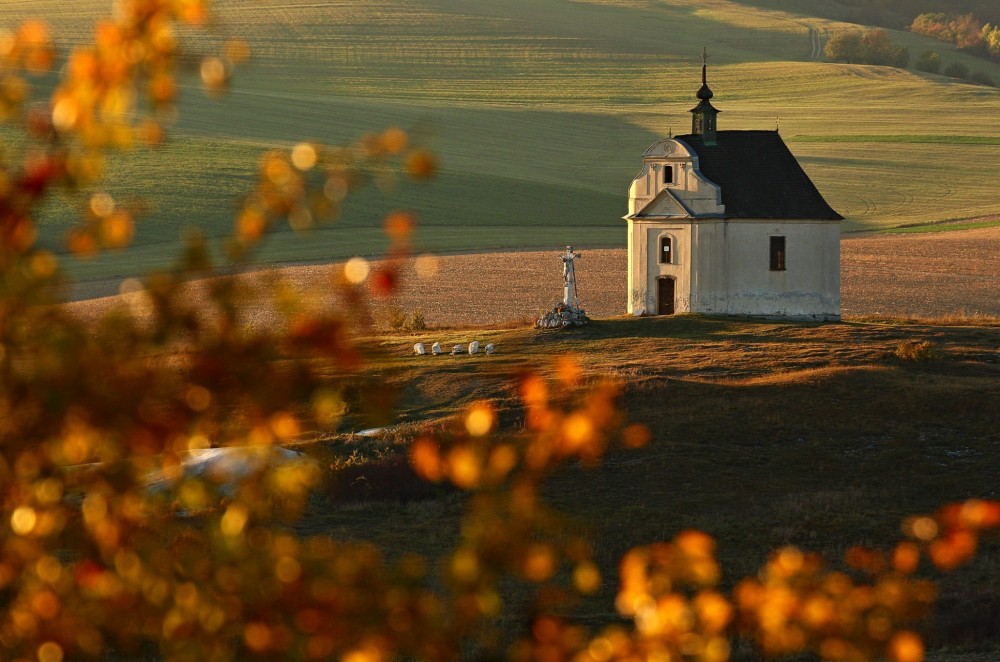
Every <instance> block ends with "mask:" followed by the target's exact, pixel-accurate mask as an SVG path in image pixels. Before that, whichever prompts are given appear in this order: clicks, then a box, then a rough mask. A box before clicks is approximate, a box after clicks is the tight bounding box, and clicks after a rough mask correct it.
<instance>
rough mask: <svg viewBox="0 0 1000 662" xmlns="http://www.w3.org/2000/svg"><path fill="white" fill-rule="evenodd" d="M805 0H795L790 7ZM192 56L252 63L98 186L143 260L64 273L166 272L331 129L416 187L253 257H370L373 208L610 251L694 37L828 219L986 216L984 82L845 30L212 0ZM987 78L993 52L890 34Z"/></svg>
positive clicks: (677, 97)
mask: <svg viewBox="0 0 1000 662" xmlns="http://www.w3.org/2000/svg"><path fill="white" fill-rule="evenodd" d="M801 4H802V6H803V7H807V6H808V3H806V2H803V3H801ZM109 5H110V3H109V2H107V0H37V1H34V2H31V3H27V2H18V3H13V2H7V3H4V4H3V5H0V25H11V24H13V23H14V21H15V20H16V19H17V18H19V17H24V16H28V15H40V16H43V17H45V18H46V19H47V20H49V22H50V23H51V25H52V28H53V32H54V33H55V35H56V38H57V40H59V41H60V43H62V44H64V45H65V46H70V45H72V44H74V43H81V42H82V41H84V40H85V39H86V36H87V24H88V22H89V21H88V19H90V18H92V17H94V16H96V15H98V14H99V13H101V12H103V11H105V7H107V6H109ZM216 9H217V12H218V17H219V20H218V22H217V24H216V25H215V26H214V27H213V28H212V30H211V31H209V32H207V33H205V34H195V33H192V34H186V35H185V40H184V42H183V43H184V45H185V46H186V47H187V48H189V49H190V50H191V51H193V52H202V51H211V50H212V49H214V48H216V47H217V46H218V44H219V43H221V42H222V41H224V40H225V39H227V38H229V37H231V36H240V37H242V38H245V39H247V40H248V41H249V42H250V44H251V47H252V48H253V50H254V53H255V57H254V60H253V61H252V63H251V64H250V65H249V66H247V67H245V68H244V69H242V70H241V71H240V72H239V73H238V75H237V78H236V80H235V84H234V89H233V90H232V92H231V93H230V94H229V95H228V96H227V97H225V98H224V99H222V100H220V101H216V100H209V99H206V98H205V97H203V95H201V93H200V92H199V91H198V89H197V87H198V86H197V83H196V81H195V80H194V78H193V77H191V76H189V77H188V78H186V81H187V83H186V84H185V89H184V98H183V101H182V104H181V119H180V122H179V123H178V124H177V126H176V127H175V131H174V134H173V139H172V141H171V142H170V143H169V144H168V145H167V146H165V147H164V148H162V149H160V150H157V151H155V152H152V153H139V152H136V153H131V154H127V155H124V156H123V157H122V158H120V159H118V160H117V161H116V162H113V163H111V165H110V167H109V174H110V178H109V183H108V188H109V189H110V190H111V191H112V192H113V193H114V194H115V195H116V196H117V197H119V198H125V199H135V200H142V201H143V202H144V203H145V204H146V205H147V207H148V209H149V213H148V214H147V216H146V217H145V220H144V221H143V222H142V224H141V226H140V228H139V232H138V234H137V237H136V244H137V248H138V250H136V251H135V252H133V253H128V254H117V255H109V256H106V257H104V258H102V259H100V260H96V261H93V262H90V263H86V264H83V265H74V266H73V271H74V273H75V274H76V275H77V277H78V278H81V279H91V278H102V277H115V276H121V275H127V274H135V273H140V272H142V271H144V270H146V269H148V268H149V267H152V266H158V265H163V264H166V263H167V262H168V261H169V260H170V258H171V257H172V256H173V254H174V253H175V252H176V250H175V247H176V244H177V240H178V237H179V236H180V235H181V233H182V231H183V229H184V228H185V227H188V226H196V227H199V228H202V229H203V231H204V232H206V233H207V234H208V235H209V236H212V237H220V236H223V235H225V233H226V232H227V231H228V229H229V227H230V224H231V218H232V211H233V209H234V208H235V205H236V200H237V199H238V196H239V195H240V193H241V192H242V191H245V190H246V189H247V187H248V186H249V183H250V181H251V179H252V173H253V170H254V166H255V163H256V157H257V155H258V154H259V153H260V152H261V151H262V150H263V149H265V148H267V147H273V146H285V145H290V144H293V143H294V142H297V141H298V140H301V139H312V140H320V141H329V142H344V141H348V140H351V139H353V138H356V137H357V136H359V135H361V134H363V133H364V132H366V131H372V130H380V129H382V128H384V127H386V126H390V125H399V126H402V127H405V128H410V127H418V128H419V129H420V135H422V136H423V137H424V139H425V140H426V142H427V144H428V145H429V146H430V147H432V148H433V149H434V150H435V151H436V152H437V153H438V154H439V156H440V160H441V164H442V172H441V175H440V176H439V177H438V178H437V179H436V180H435V181H434V182H433V183H432V184H430V185H429V186H420V187H417V186H412V185H406V186H402V187H400V188H399V190H398V191H396V192H395V193H392V194H390V195H381V194H379V193H377V192H372V193H368V194H362V195H360V196H358V197H357V198H355V199H353V200H351V201H349V204H348V206H347V208H346V209H345V214H344V216H343V217H342V218H341V220H340V221H338V222H337V223H336V224H335V225H331V226H329V227H326V228H323V229H321V230H320V231H318V232H316V233H315V234H314V236H313V237H310V238H307V239H306V240H301V239H297V238H295V237H292V236H278V237H275V239H274V240H273V241H271V242H270V243H269V244H268V245H267V246H266V247H265V249H264V251H263V252H262V254H261V255H260V258H261V259H262V260H264V261H269V262H274V261H294V260H323V259H329V258H337V257H343V256H348V255H351V254H357V253H361V254H377V253H378V252H379V251H380V250H381V248H382V246H383V241H382V239H381V237H380V233H379V231H378V227H379V225H380V219H381V216H382V214H383V213H384V212H385V211H386V210H389V209H395V208H399V207H404V206H405V207H409V208H412V209H414V210H415V211H416V212H417V213H418V215H419V218H420V220H421V229H420V232H419V235H418V239H419V242H420V246H421V248H423V249H426V250H435V251H457V250H472V249H496V248H508V247H528V246H533V247H543V246H545V247H547V246H552V245H560V244H565V243H574V244H581V245H592V246H593V245H607V246H612V245H623V243H624V240H625V230H624V223H623V222H622V221H621V220H620V217H621V216H622V215H623V213H624V211H625V204H626V200H625V195H626V190H627V187H628V184H629V181H630V180H631V177H632V176H633V175H634V174H635V172H636V171H637V169H638V167H639V163H640V156H641V154H642V152H643V150H644V149H645V148H646V147H647V146H648V145H649V144H650V143H652V142H653V141H654V140H656V139H658V138H660V137H663V136H665V135H667V133H668V132H669V131H673V132H674V133H685V132H687V131H688V130H689V126H690V119H689V117H690V115H689V113H688V112H687V111H688V109H689V108H690V107H691V106H692V105H693V99H694V92H695V90H696V89H697V86H698V84H699V81H698V75H699V63H700V62H699V60H700V54H701V49H702V47H703V46H707V47H708V49H709V52H710V82H711V85H712V88H713V89H714V90H715V92H716V99H715V101H716V102H717V103H716V105H717V106H718V107H719V108H720V109H721V110H723V114H722V116H721V118H720V123H721V124H720V127H721V128H722V129H727V128H734V129H770V128H773V127H774V126H775V125H776V123H780V130H781V133H782V135H783V136H784V137H785V139H786V141H787V142H788V143H789V145H790V147H791V148H792V150H793V152H794V153H795V154H796V156H798V157H799V159H800V160H801V162H802V164H803V166H804V167H805V169H806V170H807V172H809V174H810V175H811V176H812V177H813V179H814V180H815V182H816V184H817V185H818V187H819V188H820V190H821V191H822V192H823V194H824V195H825V196H826V198H827V199H828V201H829V202H830V203H831V204H832V206H833V207H834V208H835V209H837V210H838V211H839V212H841V213H842V214H843V215H844V216H845V217H846V218H847V220H846V222H845V223H844V229H845V230H846V231H853V230H871V229H885V228H893V227H897V226H901V225H912V224H916V223H930V222H935V221H940V220H944V219H963V218H975V217H979V216H983V215H987V214H991V213H995V212H996V209H997V208H996V194H995V188H994V186H993V184H992V180H993V177H994V175H995V173H996V172H997V170H998V168H1000V149H998V148H997V143H998V142H1000V126H998V125H997V123H996V118H997V117H1000V90H997V89H994V88H985V87H977V86H972V85H966V84H960V83H957V82H955V81H952V80H950V79H946V78H943V77H937V76H929V75H924V74H918V73H915V72H912V71H900V70H896V69H890V68H883V67H872V66H853V65H835V64H827V63H823V62H821V61H817V59H816V57H815V56H816V53H815V44H816V38H817V37H818V38H819V42H820V43H821V42H822V38H823V36H824V35H827V34H829V33H830V32H831V31H833V30H837V29H841V28H844V27H849V26H847V25H846V24H840V23H836V22H833V21H829V20H827V19H820V18H813V17H810V16H808V15H806V14H805V13H803V14H801V15H800V14H792V13H787V12H782V11H774V10H766V9H760V8H757V7H752V6H750V5H748V4H742V3H740V2H735V1H726V0H708V1H697V0H665V1H662V2H653V1H652V0H609V1H605V2H600V1H597V0H576V1H574V0H477V1H472V0H402V1H400V2H394V3H392V5H391V6H387V5H385V3H379V2H374V0H350V1H349V0H316V1H315V2H309V3H297V4H288V3H283V2H277V1H274V0H268V1H262V0H249V1H237V0H220V1H219V2H217V3H216ZM893 38H894V39H895V40H896V41H898V42H900V43H903V44H905V45H907V46H908V47H909V48H910V51H911V53H912V54H913V56H914V58H913V59H915V56H916V55H917V54H919V53H920V52H921V51H922V50H924V49H926V48H934V49H936V50H938V51H940V52H941V53H942V58H943V60H944V62H945V63H946V64H947V63H950V62H952V61H959V60H960V61H963V62H965V63H966V64H967V65H970V68H972V69H973V70H975V69H982V70H984V71H986V72H987V73H988V74H989V75H991V76H992V77H993V78H994V79H998V80H1000V66H997V65H993V64H989V63H987V62H985V61H981V60H974V59H972V58H970V57H968V56H966V55H960V54H955V53H953V52H951V51H950V50H949V49H950V47H949V46H948V45H947V44H944V43H943V42H936V41H932V40H929V39H926V38H923V37H920V36H917V35H912V34H908V33H893ZM73 204H76V202H75V201H69V202H68V204H67V203H58V204H54V205H53V206H52V208H51V209H50V210H49V213H48V214H47V218H46V219H45V228H44V230H43V236H42V238H43V241H45V242H46V243H48V244H50V245H52V246H58V245H59V242H60V237H61V234H62V231H63V229H64V228H65V226H66V225H67V224H68V223H69V217H70V216H71V207H72V205H73Z"/></svg>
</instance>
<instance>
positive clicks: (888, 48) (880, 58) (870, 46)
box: [861, 28, 910, 68]
mask: <svg viewBox="0 0 1000 662" xmlns="http://www.w3.org/2000/svg"><path fill="white" fill-rule="evenodd" d="M909 61H910V51H909V50H907V49H906V48H904V47H901V46H896V45H895V44H893V43H892V39H890V37H889V33H888V32H886V31H885V30H883V29H882V28H875V29H874V30H868V31H867V32H865V33H864V34H863V35H861V62H864V63H866V64H879V65H887V66H892V67H900V68H902V67H905V66H906V65H907V64H908V63H909Z"/></svg>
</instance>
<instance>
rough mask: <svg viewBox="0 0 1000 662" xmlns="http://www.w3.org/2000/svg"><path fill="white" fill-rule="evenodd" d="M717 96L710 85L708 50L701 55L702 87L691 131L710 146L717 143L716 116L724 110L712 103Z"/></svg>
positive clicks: (699, 91)
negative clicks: (712, 99)
mask: <svg viewBox="0 0 1000 662" xmlns="http://www.w3.org/2000/svg"><path fill="white" fill-rule="evenodd" d="M713 96H715V95H714V94H713V93H712V89H711V88H710V87H709V86H708V50H707V49H706V50H705V51H703V52H702V55H701V89H700V90H698V99H700V101H699V102H698V105H697V106H695V107H694V108H692V109H691V133H692V134H693V135H696V136H701V137H702V143H703V144H705V145H708V146H712V145H715V144H716V139H717V133H716V132H717V123H716V116H717V115H718V114H719V113H720V112H722V111H720V110H718V109H717V108H715V106H713V105H712V102H711V101H710V99H711V98H712V97H713Z"/></svg>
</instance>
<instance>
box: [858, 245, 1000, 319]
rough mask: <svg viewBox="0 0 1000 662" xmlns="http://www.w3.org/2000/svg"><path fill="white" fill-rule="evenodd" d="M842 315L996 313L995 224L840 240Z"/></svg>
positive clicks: (999, 290)
mask: <svg viewBox="0 0 1000 662" xmlns="http://www.w3.org/2000/svg"><path fill="white" fill-rule="evenodd" d="M840 246H841V258H840V269H841V299H842V302H843V309H844V315H850V316H855V317H857V316H866V315H888V316H893V317H947V316H952V315H970V316H975V315H991V316H1000V228H998V227H992V228H980V229H973V230H960V231H951V232H930V233H923V234H890V235H885V234H880V235H866V236H857V237H848V238H845V239H844V240H843V241H841V244H840Z"/></svg>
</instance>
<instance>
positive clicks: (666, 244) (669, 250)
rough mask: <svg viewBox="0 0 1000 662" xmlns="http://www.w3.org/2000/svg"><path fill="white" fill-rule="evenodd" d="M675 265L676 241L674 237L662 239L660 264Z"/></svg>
mask: <svg viewBox="0 0 1000 662" xmlns="http://www.w3.org/2000/svg"><path fill="white" fill-rule="evenodd" d="M673 263H674V240H673V238H672V237H669V236H668V237H660V264H673Z"/></svg>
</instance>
